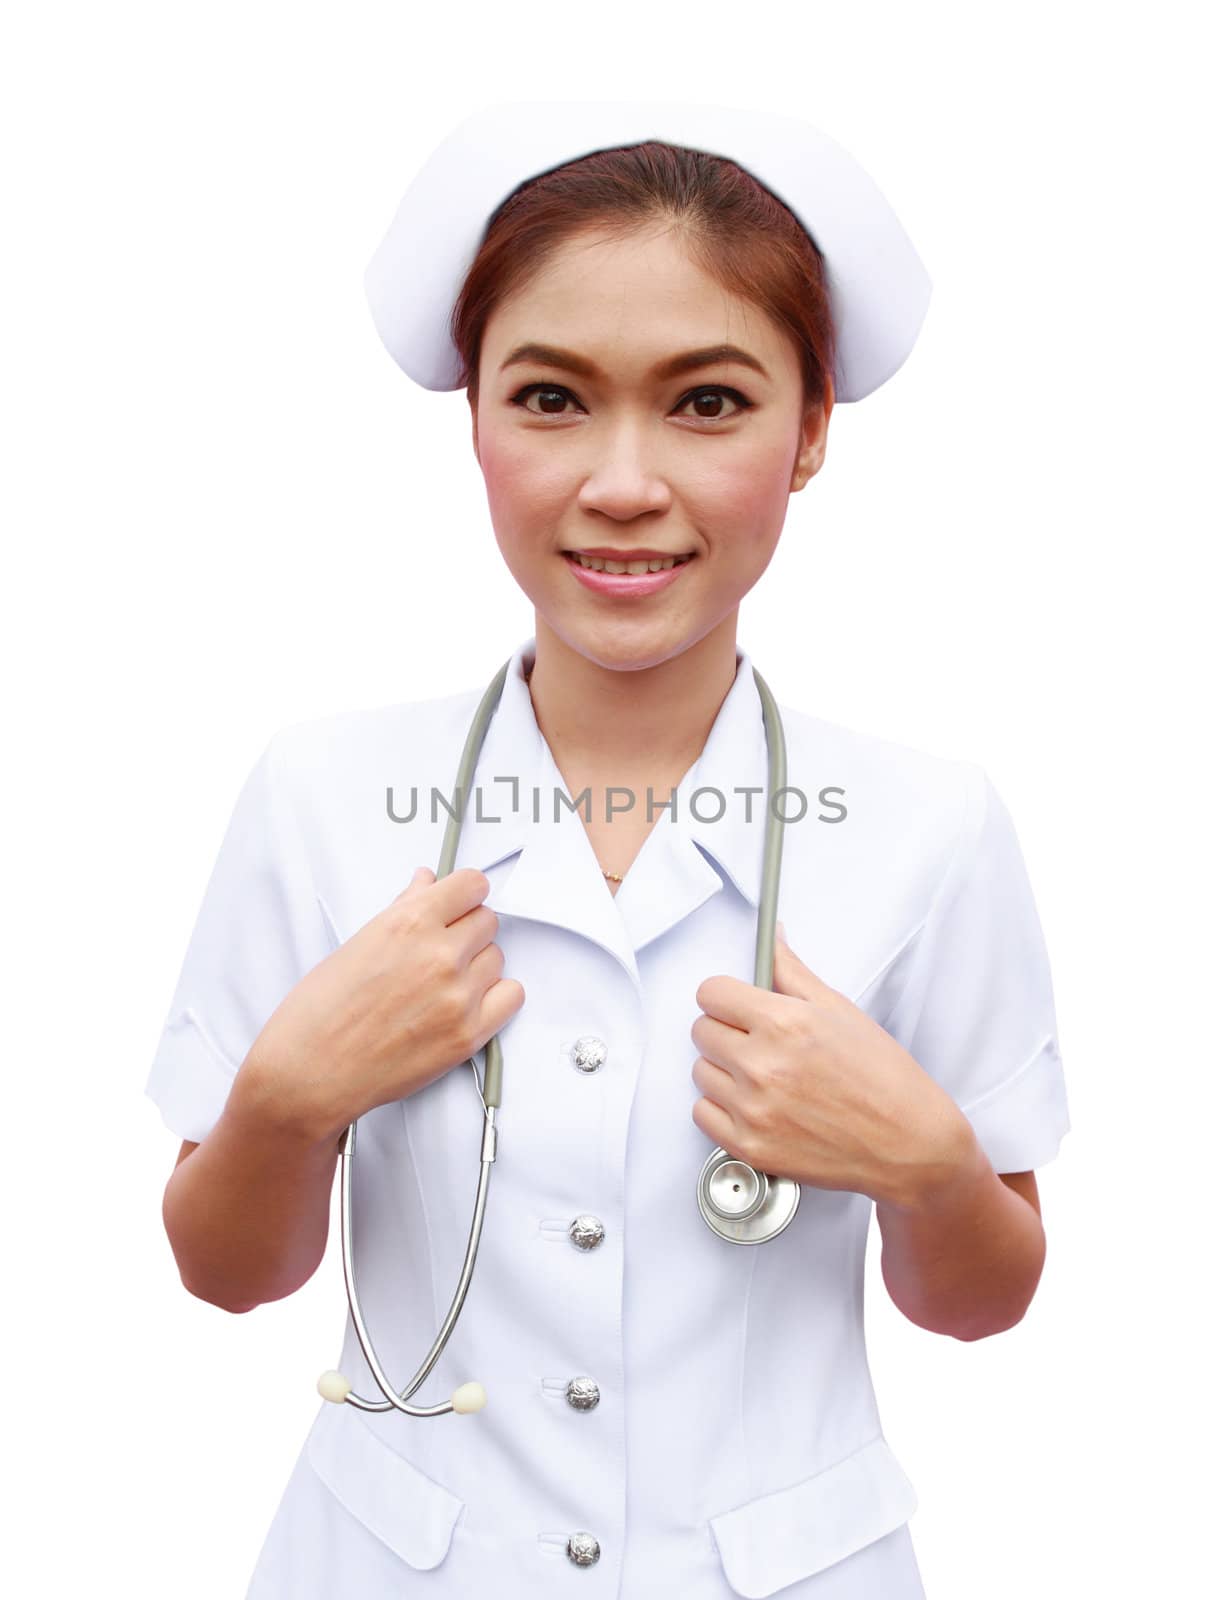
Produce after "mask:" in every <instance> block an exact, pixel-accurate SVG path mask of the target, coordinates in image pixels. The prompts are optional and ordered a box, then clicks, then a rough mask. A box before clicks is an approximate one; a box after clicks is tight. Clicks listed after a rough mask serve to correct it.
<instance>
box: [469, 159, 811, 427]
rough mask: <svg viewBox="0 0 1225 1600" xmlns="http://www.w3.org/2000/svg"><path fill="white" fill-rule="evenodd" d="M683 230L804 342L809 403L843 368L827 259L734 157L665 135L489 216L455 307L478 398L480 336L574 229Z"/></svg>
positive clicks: (610, 232)
mask: <svg viewBox="0 0 1225 1600" xmlns="http://www.w3.org/2000/svg"><path fill="white" fill-rule="evenodd" d="M655 223H658V224H659V225H661V226H668V225H671V226H673V227H675V228H676V229H677V230H678V231H679V233H680V235H681V237H682V239H683V241H684V243H685V245H686V247H687V248H688V250H689V251H690V254H691V257H692V259H693V260H694V262H695V263H696V265H697V266H698V267H699V268H700V269H701V270H702V271H704V272H706V273H708V274H709V276H710V277H712V278H713V279H714V280H715V281H716V282H717V283H719V284H720V285H721V286H722V287H723V288H724V289H726V290H728V291H729V292H730V293H732V294H735V295H739V296H741V297H742V298H743V299H745V300H747V301H749V302H750V303H752V304H754V305H756V306H757V307H758V308H759V309H760V310H762V311H763V312H764V313H765V314H766V315H767V316H768V317H770V318H771V319H772V320H773V322H774V323H775V324H776V325H777V326H778V327H779V328H780V329H782V331H783V332H784V333H785V334H788V335H789V336H790V337H791V339H792V340H793V341H794V344H795V347H796V350H797V353H798V355H799V357H800V367H801V372H802V377H803V401H804V405H805V407H807V406H808V405H810V404H813V403H816V402H820V401H821V400H822V399H823V397H824V394H825V386H826V379H827V377H829V378H830V379H831V381H832V376H833V370H834V355H835V350H834V324H833V315H832V313H831V310H830V305H829V294H828V288H827V284H826V277H825V266H824V258H823V257H822V255H821V252H820V250H819V249H818V247H817V246H816V245H815V244H814V242H813V240H812V238H811V237H810V235H809V234H808V232H807V231H806V229H805V228H804V227H803V226H802V224H801V223H800V222H799V220H798V219H797V218H796V216H795V214H794V212H792V211H791V210H790V209H789V208H788V207H787V206H786V205H784V204H783V202H782V201H781V200H779V199H778V197H777V196H776V195H775V194H773V193H772V192H771V191H770V190H769V189H768V188H766V186H765V185H764V184H762V183H761V182H760V181H759V180H758V179H757V178H755V177H753V175H752V174H751V173H748V172H746V171H745V170H744V168H743V167H741V166H738V165H737V163H736V162H734V161H729V160H727V159H726V158H725V157H723V156H716V155H710V154H709V153H708V152H706V151H703V150H691V149H689V148H687V147H685V146H682V145H674V144H668V143H665V142H664V141H663V140H660V139H650V140H646V141H645V142H643V143H641V144H633V145H623V146H619V147H618V148H616V149H612V150H597V151H595V152H594V153H593V154H591V155H587V156H581V157H579V158H578V160H575V161H567V162H565V163H564V164H563V165H561V166H558V167H554V168H552V169H551V170H550V171H548V172H544V173H539V174H537V175H536V176H535V177H532V178H529V179H528V180H527V181H526V182H525V183H521V184H520V185H519V187H518V188H517V189H515V190H514V191H513V192H512V193H511V194H509V195H508V196H507V198H506V199H505V200H504V201H503V202H502V204H501V205H500V206H499V207H498V209H497V211H495V212H494V214H493V216H492V217H491V218H490V220H489V223H488V225H487V226H486V229H485V233H484V235H483V237H482V240H481V244H480V247H479V249H478V250H477V253H476V256H475V258H474V260H473V262H472V265H471V266H470V267H469V269H468V272H467V274H466V276H465V278H464V282H463V286H462V288H461V289H460V292H459V296H458V298H457V299H456V302H455V306H454V309H453V311H452V314H451V337H452V339H453V340H454V342H455V347H456V349H457V350H458V351H459V354H460V359H461V362H462V372H461V378H460V382H461V383H462V384H463V385H464V387H465V388H466V389H467V393H468V400H469V402H470V403H472V404H475V402H476V397H477V379H478V372H479V364H480V349H481V340H482V338H483V335H484V332H485V327H486V324H487V323H488V321H489V318H490V316H491V315H492V314H493V311H494V308H495V307H496V306H497V305H498V303H499V302H500V301H501V300H502V299H504V298H508V297H509V296H511V295H512V294H514V293H515V292H516V290H518V289H519V288H520V287H521V286H522V285H523V284H525V283H526V282H527V281H528V280H529V279H530V278H531V277H532V275H533V274H534V273H536V272H537V271H538V270H540V269H541V268H543V267H544V266H545V265H546V264H547V262H548V260H549V258H550V256H551V255H552V254H553V252H555V251H556V250H557V249H559V248H560V247H561V246H562V245H564V244H565V243H567V242H568V241H569V240H570V239H571V238H573V237H574V236H575V235H577V234H580V233H583V232H585V231H587V230H588V229H592V230H595V231H598V232H600V233H602V234H603V235H604V236H605V237H607V238H610V239H619V238H622V237H624V236H625V235H627V234H629V233H633V232H636V231H637V230H639V229H641V228H643V227H649V226H651V225H652V224H655Z"/></svg>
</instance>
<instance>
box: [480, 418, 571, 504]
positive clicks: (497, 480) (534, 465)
mask: <svg viewBox="0 0 1225 1600" xmlns="http://www.w3.org/2000/svg"><path fill="white" fill-rule="evenodd" d="M481 471H482V473H483V474H484V477H485V493H486V495H487V496H488V499H489V505H490V509H491V510H493V511H494V512H495V513H496V512H498V511H499V510H500V511H501V512H502V513H503V514H504V515H505V517H506V520H507V522H508V523H510V524H513V523H514V521H515V519H516V516H520V517H525V518H526V517H531V518H532V519H533V520H534V521H535V522H536V523H537V524H538V523H539V520H540V512H541V510H542V508H543V509H545V510H546V511H547V508H548V507H549V506H550V505H551V504H553V503H554V502H556V501H560V500H561V499H562V498H563V496H565V495H566V494H567V493H569V492H570V491H569V489H568V487H567V484H566V481H565V479H564V478H563V475H562V471H561V468H560V464H559V463H558V462H557V460H556V459H553V460H552V461H550V458H549V455H548V453H547V452H546V451H540V450H523V449H520V448H517V447H516V445H515V442H514V440H513V438H498V437H496V436H495V437H493V438H492V439H490V440H489V442H488V444H483V447H482V450H481Z"/></svg>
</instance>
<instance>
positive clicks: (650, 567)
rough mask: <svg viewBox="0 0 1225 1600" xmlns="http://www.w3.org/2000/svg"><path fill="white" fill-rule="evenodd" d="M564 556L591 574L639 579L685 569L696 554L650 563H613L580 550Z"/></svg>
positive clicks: (662, 558) (667, 557) (660, 558)
mask: <svg viewBox="0 0 1225 1600" xmlns="http://www.w3.org/2000/svg"><path fill="white" fill-rule="evenodd" d="M562 554H563V555H564V556H565V558H566V560H567V561H573V562H574V563H575V565H576V566H580V567H586V568H587V570H588V571H589V572H614V573H628V574H630V575H632V576H634V577H638V576H641V574H643V573H644V572H667V571H669V570H670V569H671V568H672V567H683V566H684V565H685V563H686V562H687V561H692V560H693V557H694V554H695V552H694V551H692V550H691V551H690V552H689V554H688V555H683V556H661V557H657V558H652V559H651V560H649V561H613V560H611V559H608V558H605V557H602V556H586V555H584V554H583V553H582V551H580V550H563V551H562Z"/></svg>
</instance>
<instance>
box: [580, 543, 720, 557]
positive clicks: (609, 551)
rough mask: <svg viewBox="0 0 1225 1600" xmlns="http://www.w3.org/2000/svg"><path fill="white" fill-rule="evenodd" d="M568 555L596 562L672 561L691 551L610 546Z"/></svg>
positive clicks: (691, 552)
mask: <svg viewBox="0 0 1225 1600" xmlns="http://www.w3.org/2000/svg"><path fill="white" fill-rule="evenodd" d="M563 553H568V554H570V555H577V556H594V557H595V558H596V560H597V561H672V560H674V559H676V558H678V557H680V556H688V555H692V554H693V553H694V552H693V551H691V550H614V549H613V548H612V547H611V546H606V545H598V546H594V547H593V548H592V549H590V550H588V549H585V548H584V549H582V550H571V551H569V552H563Z"/></svg>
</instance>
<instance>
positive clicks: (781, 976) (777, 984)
mask: <svg viewBox="0 0 1225 1600" xmlns="http://www.w3.org/2000/svg"><path fill="white" fill-rule="evenodd" d="M774 926H775V929H776V933H775V941H774V988H775V990H776V991H777V993H779V994H789V995H791V996H793V998H795V999H797V1000H818V999H823V998H824V997H825V996H826V995H828V994H829V992H830V990H829V985H828V984H826V983H823V982H822V981H821V979H820V978H818V977H817V975H816V973H815V972H811V971H810V970H809V969H808V968H807V967H806V966H805V965H804V963H803V962H802V961H801V960H800V958H799V956H797V955H796V953H795V951H794V950H793V949H792V948H791V946H790V945H789V944H788V943H787V932H786V929H785V928H784V927H783V924H782V923H781V922H776V923H775V925H774Z"/></svg>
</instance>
